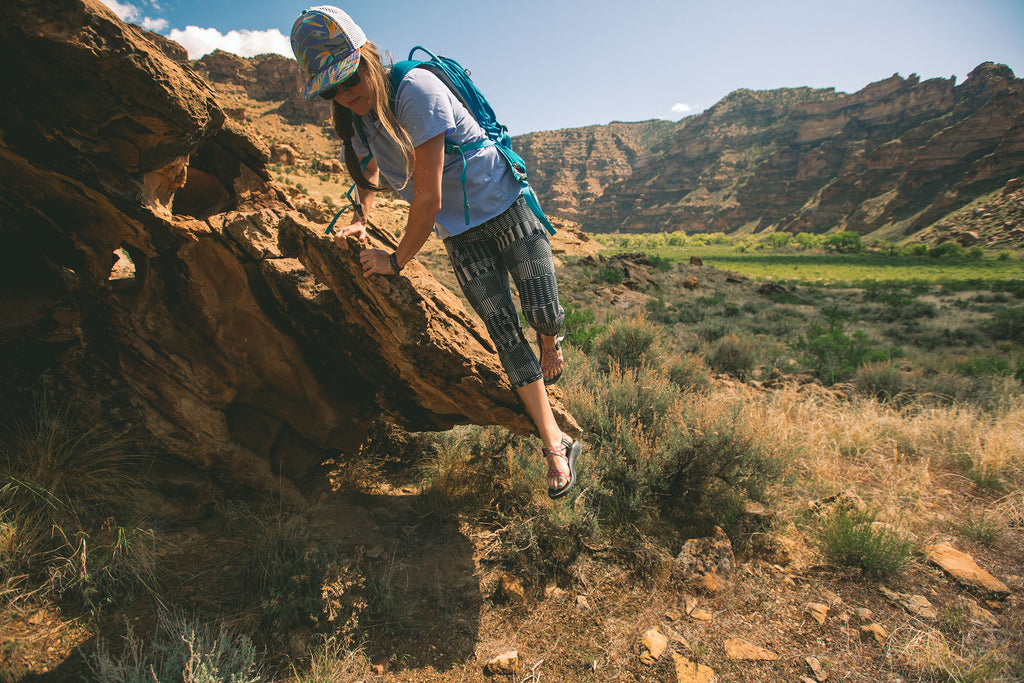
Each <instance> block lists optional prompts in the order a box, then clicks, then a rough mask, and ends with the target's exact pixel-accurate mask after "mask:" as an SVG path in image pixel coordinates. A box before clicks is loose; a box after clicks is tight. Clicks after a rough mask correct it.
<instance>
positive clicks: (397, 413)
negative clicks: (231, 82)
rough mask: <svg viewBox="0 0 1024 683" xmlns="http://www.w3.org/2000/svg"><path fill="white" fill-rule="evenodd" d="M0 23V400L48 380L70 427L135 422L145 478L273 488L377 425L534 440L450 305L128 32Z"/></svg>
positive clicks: (29, 14)
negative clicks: (149, 449) (367, 249)
mask: <svg viewBox="0 0 1024 683" xmlns="http://www.w3.org/2000/svg"><path fill="white" fill-rule="evenodd" d="M4 19H5V20H4V22H2V23H0V56H2V57H3V58H4V61H5V63H6V64H11V65H18V68H16V69H9V70H7V72H5V84H6V85H7V88H6V94H7V97H8V101H7V103H6V104H5V106H4V107H3V108H0V240H2V244H3V247H4V248H3V249H2V250H0V253H2V256H0V278H2V280H3V287H0V292H2V294H0V310H2V311H3V315H0V358H2V359H3V360H2V363H3V372H2V378H3V383H4V387H5V389H7V390H10V392H15V393H16V392H18V391H22V390H25V389H26V388H29V387H32V386H33V385H34V383H36V382H38V380H39V378H40V377H42V376H45V377H46V378H47V382H48V383H49V385H50V386H51V387H52V388H53V390H55V391H59V392H60V394H61V395H62V396H64V397H66V399H67V400H69V401H72V402H74V404H75V405H76V408H77V409H78V410H80V411H83V412H84V413H86V414H87V415H93V416H96V417H97V418H99V417H102V416H114V417H116V418H117V419H119V420H122V421H126V422H131V423H133V424H137V425H138V426H139V427H140V428H141V429H142V431H143V432H145V433H146V434H147V435H148V438H149V439H150V440H151V442H152V444H153V447H154V449H155V450H156V451H157V452H158V456H157V463H156V464H155V466H154V468H153V470H154V472H156V473H161V472H164V473H166V475H167V476H172V475H173V476H179V475H181V473H182V472H193V473H195V474H196V475H197V476H200V477H205V478H206V479H207V480H208V481H215V482H218V483H219V484H220V485H222V486H230V487H235V488H242V489H258V490H270V491H282V492H285V493H287V494H288V495H295V493H296V489H295V488H294V484H296V483H300V482H302V481H304V480H305V479H306V478H307V477H309V476H311V475H312V474H314V473H315V472H316V471H317V468H318V466H319V465H320V464H321V463H322V462H323V461H324V460H326V459H328V458H337V457H346V455H347V454H355V453H356V452H357V450H358V448H359V446H360V444H361V443H362V441H363V439H364V437H365V435H366V433H367V430H368V428H369V425H370V424H371V423H372V422H373V421H375V420H387V421H390V422H393V423H395V424H397V425H399V426H402V427H404V428H406V429H411V430H436V429H447V428H449V427H451V426H453V425H456V424H460V423H480V424H501V425H504V426H506V427H508V428H509V429H512V430H513V431H515V432H517V433H521V434H526V433H530V432H531V431H532V426H531V422H530V420H529V418H528V417H527V415H526V413H525V410H524V409H523V407H522V406H521V404H520V402H519V401H518V398H517V397H516V396H515V394H514V393H513V392H512V391H511V389H510V387H509V385H508V383H507V381H506V380H505V378H504V373H503V372H502V370H501V367H500V364H499V363H498V361H497V356H496V354H495V352H494V347H493V345H492V344H491V342H490V341H489V339H488V337H487V334H486V331H485V330H484V329H483V328H482V327H481V326H480V325H479V324H478V323H476V322H474V319H473V318H472V317H471V316H470V315H469V313H467V311H466V310H465V309H464V308H463V307H462V305H461V304H460V303H459V301H458V299H457V297H455V296H454V295H453V294H452V293H451V292H449V291H448V290H446V289H445V288H444V287H442V286H441V285H439V284H438V283H437V282H436V281H435V280H434V279H433V278H432V277H431V276H430V275H429V274H428V273H427V272H426V270H425V269H423V268H422V267H420V266H418V265H416V264H415V263H413V264H411V265H410V267H409V268H407V269H406V271H405V272H404V273H403V276H401V277H375V278H371V279H365V278H363V277H362V274H361V272H360V268H359V265H358V264H359V262H358V258H357V249H356V248H355V247H354V246H353V247H352V248H349V249H344V248H338V247H337V246H336V245H334V243H333V241H332V240H331V239H330V238H327V237H325V236H324V235H323V231H324V227H325V226H324V225H321V224H316V223H312V222H311V221H309V220H308V219H307V218H306V217H304V216H303V215H302V214H301V213H300V212H298V211H297V210H296V208H295V206H294V204H293V203H292V202H291V201H290V200H289V198H288V197H287V196H285V195H284V194H282V193H281V192H280V191H279V189H278V188H277V186H276V185H275V184H273V183H272V182H270V178H269V174H268V171H267V162H268V160H269V151H268V150H267V149H266V147H265V146H263V145H262V143H260V142H259V141H258V140H257V138H256V137H255V136H254V135H253V134H251V133H250V132H249V131H248V129H246V128H245V127H244V126H242V125H241V124H238V123H235V122H233V121H231V120H230V119H228V118H227V117H226V116H225V113H224V109H223V107H222V106H221V104H220V103H219V101H218V99H217V97H216V95H215V94H214V92H213V91H212V90H211V88H210V87H209V85H208V84H207V83H206V82H205V81H204V80H203V79H202V78H201V77H200V76H199V75H198V74H197V73H196V72H195V71H194V70H193V69H192V68H190V67H189V66H188V65H187V64H182V63H179V62H177V61H175V60H174V59H171V58H169V57H167V56H166V55H165V54H164V53H163V52H162V51H161V50H160V49H158V48H157V46H155V45H154V43H153V42H152V41H151V40H150V39H149V37H148V36H147V34H146V32H145V31H143V30H142V29H139V28H138V27H134V26H131V25H126V24H124V23H123V22H121V21H120V20H119V19H118V18H117V17H116V16H115V15H114V14H113V13H112V12H111V11H110V10H109V9H107V8H106V7H105V6H104V5H102V4H101V3H100V2H99V1H98V0H69V1H68V2H63V3H59V4H58V5H55V4H53V3H47V2H44V1H43V0H10V1H9V2H6V3H5V5H4ZM55 62H57V63H60V65H61V68H60V69H56V70H55V69H52V68H51V67H50V65H52V64H53V63H55ZM371 242H372V244H374V245H376V246H378V247H381V248H384V249H391V248H393V247H394V240H393V238H392V237H391V236H390V235H389V234H386V233H378V232H373V233H372V234H371ZM121 254H126V255H127V257H128V258H129V260H130V261H131V264H132V266H133V268H134V273H133V274H131V273H130V272H129V271H130V269H129V271H126V270H125V264H124V263H122V264H121V265H120V266H118V265H116V264H117V261H118V260H119V256H120V255H121ZM126 272H129V275H130V277H126V275H125V274H126ZM114 282H117V283H118V284H117V285H116V286H114V285H113V284H112V283H114ZM555 410H556V413H557V414H558V415H559V419H560V422H562V423H563V424H564V425H565V429H566V431H567V432H571V433H574V434H578V433H579V430H578V427H577V426H576V425H575V423H574V422H573V421H572V419H571V417H569V416H568V415H566V414H565V412H564V410H563V409H562V408H561V406H560V404H558V403H557V401H555Z"/></svg>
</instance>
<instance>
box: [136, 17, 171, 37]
mask: <svg viewBox="0 0 1024 683" xmlns="http://www.w3.org/2000/svg"><path fill="white" fill-rule="evenodd" d="M167 26H168V24H167V20H166V19H150V18H149V17H143V18H142V28H144V29H146V30H147V31H156V32H157V33H162V32H164V31H166V30H167Z"/></svg>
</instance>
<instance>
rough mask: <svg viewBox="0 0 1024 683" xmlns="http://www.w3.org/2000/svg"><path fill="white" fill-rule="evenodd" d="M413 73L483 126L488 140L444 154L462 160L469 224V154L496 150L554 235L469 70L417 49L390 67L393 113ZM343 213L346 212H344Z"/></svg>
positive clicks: (523, 167)
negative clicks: (420, 55) (422, 56)
mask: <svg viewBox="0 0 1024 683" xmlns="http://www.w3.org/2000/svg"><path fill="white" fill-rule="evenodd" d="M417 50H422V51H423V52H425V53H426V54H427V55H429V56H430V59H426V60H416V59H413V58H412V57H413V55H414V54H416V51H417ZM413 69H427V70H428V71H430V72H431V73H433V74H434V75H436V76H437V77H438V78H440V79H441V82H442V83H444V84H445V85H446V86H448V89H449V90H451V91H452V93H453V94H454V95H455V97H456V98H458V100H459V102H461V103H462V105H463V106H464V107H466V109H467V110H469V113H470V114H472V115H473V118H474V119H476V122H477V123H478V124H480V127H481V128H483V129H484V133H485V134H486V135H487V138H486V139H485V140H480V141H479V142H473V143H468V144H465V145H461V146H459V145H456V144H454V143H452V142H450V141H448V140H445V143H444V151H445V153H446V154H458V155H459V156H460V157H462V196H463V205H464V208H465V211H466V224H467V225H469V198H468V196H467V195H466V152H471V151H473V150H476V149H483V148H484V147H491V146H494V147H497V148H498V152H500V153H501V155H502V156H503V157H504V158H505V161H507V162H508V165H509V168H510V169H511V170H512V175H513V176H515V179H516V180H517V181H519V184H520V185H521V186H522V188H523V198H524V199H526V204H527V206H529V207H530V210H531V211H533V214H534V215H535V216H536V217H537V218H538V220H540V222H541V223H543V224H544V227H545V228H547V231H548V232H549V233H550V234H552V235H553V234H555V228H554V226H552V225H551V221H549V220H548V218H547V216H545V215H544V211H543V210H541V208H540V202H538V201H537V195H536V193H534V191H533V188H532V187H530V183H529V182H527V179H526V163H525V162H524V161H523V158H522V157H520V156H519V155H518V154H516V153H515V152H514V151H512V138H511V137H510V136H509V134H508V129H507V128H506V127H505V126H504V125H502V124H501V123H499V122H498V118H497V116H496V115H495V114H494V109H493V108H491V105H490V103H489V102H488V101H487V98H486V97H484V95H483V93H481V92H480V90H479V89H478V88H477V87H476V84H475V83H473V81H472V79H471V78H470V72H469V70H468V69H465V68H463V66H462V65H461V64H459V63H458V62H456V61H455V60H454V59H451V58H450V57H444V56H440V57H439V56H437V55H435V54H434V53H432V52H430V51H429V50H427V49H426V48H424V47H420V46H416V47H414V48H413V49H412V50H411V51H410V52H409V58H408V59H407V60H405V61H402V62H398V63H396V64H395V65H394V66H392V67H391V73H390V79H391V102H390V106H391V110H392V111H394V110H395V93H397V92H398V84H399V83H401V82H402V79H403V78H405V75H406V74H408V73H409V72H410V71H411V70H413ZM358 122H359V119H358V118H357V119H356V124H357V125H356V131H357V132H358V133H359V136H360V138H362V140H363V144H364V146H366V147H367V149H369V145H367V144H366V138H365V136H364V134H363V131H362V128H361V127H360V126H359V125H358ZM369 161H370V157H369V156H367V157H366V158H365V159H363V165H364V168H365V165H366V164H367V163H369ZM354 190H355V185H353V186H352V187H351V188H350V189H349V191H348V198H349V201H351V202H352V205H353V206H355V207H356V210H357V211H358V210H359V207H358V206H357V205H356V203H355V201H354V199H353V197H352V193H353V191H354ZM342 211H344V209H343V210H342ZM340 215H341V212H338V214H337V215H335V217H334V220H332V221H331V224H330V225H328V226H327V234H330V233H331V230H332V228H333V227H334V223H335V222H336V221H337V220H338V216H340Z"/></svg>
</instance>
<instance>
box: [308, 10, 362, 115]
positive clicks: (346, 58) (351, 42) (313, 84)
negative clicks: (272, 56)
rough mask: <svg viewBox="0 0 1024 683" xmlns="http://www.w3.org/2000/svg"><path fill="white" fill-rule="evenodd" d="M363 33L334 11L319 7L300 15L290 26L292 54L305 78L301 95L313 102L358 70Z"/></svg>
mask: <svg viewBox="0 0 1024 683" xmlns="http://www.w3.org/2000/svg"><path fill="white" fill-rule="evenodd" d="M365 44H366V36H365V35H364V34H363V29H361V28H359V27H358V26H356V23H355V22H354V21H352V19H351V17H349V16H348V15H347V14H345V13H344V12H342V11H341V10H340V9H338V8H337V7H332V6H331V5H322V6H320V7H311V8H310V9H307V10H305V11H303V12H302V14H300V15H299V18H298V19H296V20H295V25H294V26H292V52H294V53H295V59H297V60H298V61H299V68H301V69H302V72H303V73H304V74H306V76H307V77H308V78H309V82H307V83H306V87H305V88H304V89H303V91H302V94H303V95H305V96H306V99H313V98H314V97H316V96H317V95H319V94H320V93H321V92H322V91H324V90H327V89H328V88H330V87H331V86H332V85H336V84H338V83H341V82H342V81H343V80H345V79H346V78H348V77H349V76H351V75H352V73H353V72H354V71H355V70H356V68H358V66H359V48H361V47H362V46H363V45H365Z"/></svg>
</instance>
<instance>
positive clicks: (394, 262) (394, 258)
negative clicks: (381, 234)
mask: <svg viewBox="0 0 1024 683" xmlns="http://www.w3.org/2000/svg"><path fill="white" fill-rule="evenodd" d="M388 263H390V264H391V270H393V271H395V275H398V274H399V273H401V272H402V266H400V265H398V254H397V253H395V252H391V253H390V254H388Z"/></svg>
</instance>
